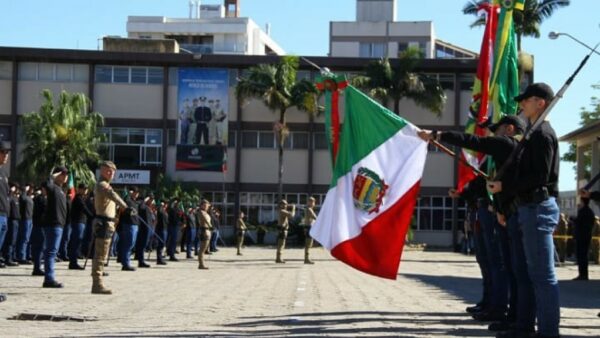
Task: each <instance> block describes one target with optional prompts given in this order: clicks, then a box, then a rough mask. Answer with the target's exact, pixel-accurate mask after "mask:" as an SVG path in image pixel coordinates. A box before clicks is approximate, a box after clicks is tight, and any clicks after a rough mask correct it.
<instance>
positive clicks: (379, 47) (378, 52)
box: [371, 43, 385, 58]
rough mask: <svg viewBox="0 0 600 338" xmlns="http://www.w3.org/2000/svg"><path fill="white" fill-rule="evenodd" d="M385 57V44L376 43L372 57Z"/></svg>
mask: <svg viewBox="0 0 600 338" xmlns="http://www.w3.org/2000/svg"><path fill="white" fill-rule="evenodd" d="M384 56H385V44H383V43H374V44H373V51H372V53H371V57H375V58H381V57H384Z"/></svg>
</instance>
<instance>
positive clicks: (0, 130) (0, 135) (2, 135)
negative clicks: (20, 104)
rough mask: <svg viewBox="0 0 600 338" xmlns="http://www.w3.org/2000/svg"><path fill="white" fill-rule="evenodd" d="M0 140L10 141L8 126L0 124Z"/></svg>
mask: <svg viewBox="0 0 600 338" xmlns="http://www.w3.org/2000/svg"><path fill="white" fill-rule="evenodd" d="M0 141H8V142H10V126H0Z"/></svg>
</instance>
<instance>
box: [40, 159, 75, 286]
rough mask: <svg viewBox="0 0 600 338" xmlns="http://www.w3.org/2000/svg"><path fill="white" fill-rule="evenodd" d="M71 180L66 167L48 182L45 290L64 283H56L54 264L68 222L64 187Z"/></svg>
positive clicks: (55, 173)
mask: <svg viewBox="0 0 600 338" xmlns="http://www.w3.org/2000/svg"><path fill="white" fill-rule="evenodd" d="M68 179H69V170H68V169H67V168H66V167H57V168H55V169H54V170H53V171H52V176H51V177H50V178H49V179H48V181H46V183H45V188H46V191H47V192H48V205H47V208H46V213H45V215H44V225H43V229H42V231H43V232H44V242H45V243H44V244H45V248H44V268H45V269H46V271H45V276H44V284H43V287H45V288H62V287H63V285H62V283H59V282H57V281H56V278H55V275H54V262H55V260H56V253H57V251H58V247H59V245H60V240H61V237H62V232H63V228H64V226H65V224H66V222H67V196H66V195H65V192H64V191H63V188H62V187H63V185H64V184H65V183H67V180H68Z"/></svg>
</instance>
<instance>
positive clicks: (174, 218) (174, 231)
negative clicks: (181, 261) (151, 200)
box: [167, 199, 182, 262]
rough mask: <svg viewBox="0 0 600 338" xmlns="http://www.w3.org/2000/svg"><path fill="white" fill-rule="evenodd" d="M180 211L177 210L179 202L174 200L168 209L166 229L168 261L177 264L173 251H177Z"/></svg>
mask: <svg viewBox="0 0 600 338" xmlns="http://www.w3.org/2000/svg"><path fill="white" fill-rule="evenodd" d="M181 213H182V212H181V210H179V200H178V199H174V200H173V202H172V203H171V206H170V207H169V223H168V224H169V226H168V227H167V256H169V261H173V262H177V261H178V259H177V257H176V256H175V250H176V249H177V235H178V233H179V228H180V227H181Z"/></svg>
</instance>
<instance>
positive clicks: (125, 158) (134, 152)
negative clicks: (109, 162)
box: [113, 145, 140, 167]
mask: <svg viewBox="0 0 600 338" xmlns="http://www.w3.org/2000/svg"><path fill="white" fill-rule="evenodd" d="M114 149H115V150H114V155H113V156H114V161H115V162H116V163H118V164H119V166H121V165H122V166H124V167H127V166H138V165H140V147H139V146H126V145H115V146H114Z"/></svg>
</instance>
